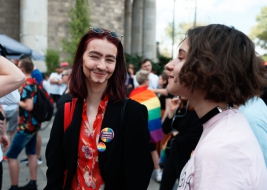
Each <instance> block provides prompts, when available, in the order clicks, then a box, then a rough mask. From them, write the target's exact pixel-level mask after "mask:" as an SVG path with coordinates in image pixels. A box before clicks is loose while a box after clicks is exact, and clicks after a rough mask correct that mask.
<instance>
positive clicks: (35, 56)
mask: <svg viewBox="0 0 267 190" xmlns="http://www.w3.org/2000/svg"><path fill="white" fill-rule="evenodd" d="M31 57H32V58H33V59H34V60H40V61H44V60H45V56H44V55H41V54H40V53H38V52H36V51H34V50H32V54H31Z"/></svg>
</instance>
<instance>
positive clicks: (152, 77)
mask: <svg viewBox="0 0 267 190" xmlns="http://www.w3.org/2000/svg"><path fill="white" fill-rule="evenodd" d="M140 69H141V70H146V71H148V72H149V76H148V77H149V88H150V89H156V88H158V80H159V77H158V75H156V74H154V73H152V63H151V60H150V59H148V58H145V59H143V60H142V61H141V63H140ZM138 85H139V84H138V82H137V80H136V77H134V87H135V88H136V87H137V86H138Z"/></svg>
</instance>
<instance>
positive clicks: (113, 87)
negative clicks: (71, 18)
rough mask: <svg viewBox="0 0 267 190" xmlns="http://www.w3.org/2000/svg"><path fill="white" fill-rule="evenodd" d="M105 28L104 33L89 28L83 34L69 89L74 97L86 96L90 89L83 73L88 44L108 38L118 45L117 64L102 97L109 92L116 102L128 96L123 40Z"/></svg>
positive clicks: (111, 98)
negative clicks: (113, 35) (84, 56)
mask: <svg viewBox="0 0 267 190" xmlns="http://www.w3.org/2000/svg"><path fill="white" fill-rule="evenodd" d="M103 30H104V33H103V34H99V33H95V32H94V31H92V30H89V31H88V32H87V33H86V34H85V35H84V36H82V38H81V40H80V43H79V45H78V48H77V50H76V54H75V58H74V61H73V68H72V73H71V75H70V82H69V89H70V94H71V95H72V97H75V98H86V97H87V96H88V91H87V87H86V81H85V75H84V73H83V67H82V65H83V54H84V52H85V51H86V48H87V45H88V44H89V43H90V42H91V41H92V40H94V39H106V40H107V41H108V42H110V43H112V44H114V45H115V46H116V47H117V56H116V66H115V70H114V73H113V74H112V76H111V77H110V78H109V79H108V85H107V88H106V90H105V91H104V93H103V95H102V97H101V98H102V99H103V98H104V96H105V95H106V94H108V97H109V100H112V101H114V102H121V101H123V100H124V98H125V97H126V91H125V80H126V66H125V59H124V52H123V47H122V44H121V41H120V40H119V39H117V38H114V37H112V36H111V35H110V34H109V31H108V30H105V29H103Z"/></svg>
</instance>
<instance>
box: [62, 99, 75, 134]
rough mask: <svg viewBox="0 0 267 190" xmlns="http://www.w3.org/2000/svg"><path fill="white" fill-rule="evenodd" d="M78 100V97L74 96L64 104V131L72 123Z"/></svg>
mask: <svg viewBox="0 0 267 190" xmlns="http://www.w3.org/2000/svg"><path fill="white" fill-rule="evenodd" d="M77 100H78V98H72V101H71V102H67V103H65V105H64V132H65V131H66V130H67V128H68V126H69V125H70V123H71V120H72V116H73V112H74V109H75V106H76V102H77Z"/></svg>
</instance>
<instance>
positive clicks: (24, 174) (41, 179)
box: [2, 123, 175, 190]
mask: <svg viewBox="0 0 267 190" xmlns="http://www.w3.org/2000/svg"><path fill="white" fill-rule="evenodd" d="M51 125H52V123H50V124H49V125H48V127H47V128H45V129H43V130H41V131H40V134H41V136H42V158H43V163H42V164H41V165H39V166H38V179H37V185H38V189H39V190H41V189H44V187H45V184H46V176H45V172H46V169H47V167H46V164H45V163H46V162H45V156H44V155H45V148H46V145H47V142H48V139H49V135H50V129H51ZM23 158H26V155H25V152H24V151H23V152H21V154H20V155H19V159H23ZM3 170H4V171H3V185H2V189H3V190H7V189H9V188H10V177H9V171H8V164H7V162H3ZM153 178H154V174H152V179H151V180H150V184H149V187H148V190H158V189H159V183H157V182H155V181H154V180H153ZM28 181H29V169H28V167H27V166H26V165H25V164H20V176H19V186H23V185H25V184H27V183H28ZM133 181H134V179H133ZM134 182H135V183H138V181H134ZM174 189H175V188H174Z"/></svg>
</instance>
